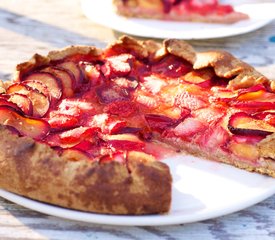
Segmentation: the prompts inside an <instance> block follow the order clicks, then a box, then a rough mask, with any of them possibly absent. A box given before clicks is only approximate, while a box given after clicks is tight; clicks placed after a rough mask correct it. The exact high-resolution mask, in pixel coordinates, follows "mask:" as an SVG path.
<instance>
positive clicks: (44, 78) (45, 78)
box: [23, 72, 62, 100]
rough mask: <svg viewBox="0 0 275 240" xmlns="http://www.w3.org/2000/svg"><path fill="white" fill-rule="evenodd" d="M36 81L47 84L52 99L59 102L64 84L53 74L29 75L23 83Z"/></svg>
mask: <svg viewBox="0 0 275 240" xmlns="http://www.w3.org/2000/svg"><path fill="white" fill-rule="evenodd" d="M28 80H35V81H39V82H42V83H43V84H45V85H46V86H47V87H48V89H50V95H51V97H52V99H55V100H58V99H60V98H61V96H62V83H61V81H60V80H59V79H58V78H56V77H55V76H54V75H53V74H51V73H46V72H35V73H32V74H30V75H28V76H27V77H26V78H24V79H23V81H28Z"/></svg>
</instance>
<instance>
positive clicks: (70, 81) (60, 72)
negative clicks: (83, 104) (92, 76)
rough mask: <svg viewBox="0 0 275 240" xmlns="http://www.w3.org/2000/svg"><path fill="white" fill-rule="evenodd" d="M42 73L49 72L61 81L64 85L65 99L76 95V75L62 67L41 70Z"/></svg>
mask: <svg viewBox="0 0 275 240" xmlns="http://www.w3.org/2000/svg"><path fill="white" fill-rule="evenodd" d="M41 71H42V72H47V73H51V74H53V75H54V76H55V77H56V78H57V79H60V81H61V83H62V92H63V95H64V97H72V96H73V95H74V90H75V86H76V80H75V78H74V75H73V74H72V73H71V72H69V71H67V70H65V69H64V68H63V69H62V68H60V67H52V66H51V67H47V68H45V69H42V70H41Z"/></svg>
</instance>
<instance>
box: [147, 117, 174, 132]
mask: <svg viewBox="0 0 275 240" xmlns="http://www.w3.org/2000/svg"><path fill="white" fill-rule="evenodd" d="M144 117H145V119H146V121H147V123H148V125H149V127H150V128H151V129H152V130H154V131H158V132H163V131H164V130H167V129H168V128H170V127H172V126H174V125H175V124H176V123H177V120H175V119H172V118H169V117H166V116H164V115H158V114H145V115H144Z"/></svg>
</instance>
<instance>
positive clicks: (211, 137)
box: [198, 125, 229, 150]
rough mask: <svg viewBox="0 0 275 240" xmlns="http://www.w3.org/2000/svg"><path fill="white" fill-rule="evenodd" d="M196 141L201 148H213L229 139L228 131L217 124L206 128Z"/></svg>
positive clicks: (223, 144)
mask: <svg viewBox="0 0 275 240" xmlns="http://www.w3.org/2000/svg"><path fill="white" fill-rule="evenodd" d="M198 141H199V144H200V145H201V146H202V147H203V148H207V149H213V150H214V149H217V148H220V147H223V146H225V145H226V143H227V142H228V141H229V133H228V132H227V131H226V130H225V129H224V128H223V127H221V126H218V125H217V126H215V127H211V128H209V129H207V130H206V132H205V133H204V134H203V135H202V136H200V137H199V139H198Z"/></svg>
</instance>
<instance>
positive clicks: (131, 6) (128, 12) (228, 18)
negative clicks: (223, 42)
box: [113, 0, 249, 24]
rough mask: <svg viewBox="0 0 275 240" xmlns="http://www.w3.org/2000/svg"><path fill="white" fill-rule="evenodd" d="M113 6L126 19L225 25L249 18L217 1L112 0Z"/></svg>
mask: <svg viewBox="0 0 275 240" xmlns="http://www.w3.org/2000/svg"><path fill="white" fill-rule="evenodd" d="M113 4H114V6H115V8H116V12H117V13H118V14H119V15H122V16H126V17H136V18H149V19H160V20H172V21H192V22H209V23H227V24H228V23H235V22H238V21H241V20H245V19H248V18H249V17H248V15H246V14H244V13H241V12H237V11H235V10H234V8H233V7H232V6H231V5H225V4H220V3H219V2H218V0H113Z"/></svg>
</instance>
